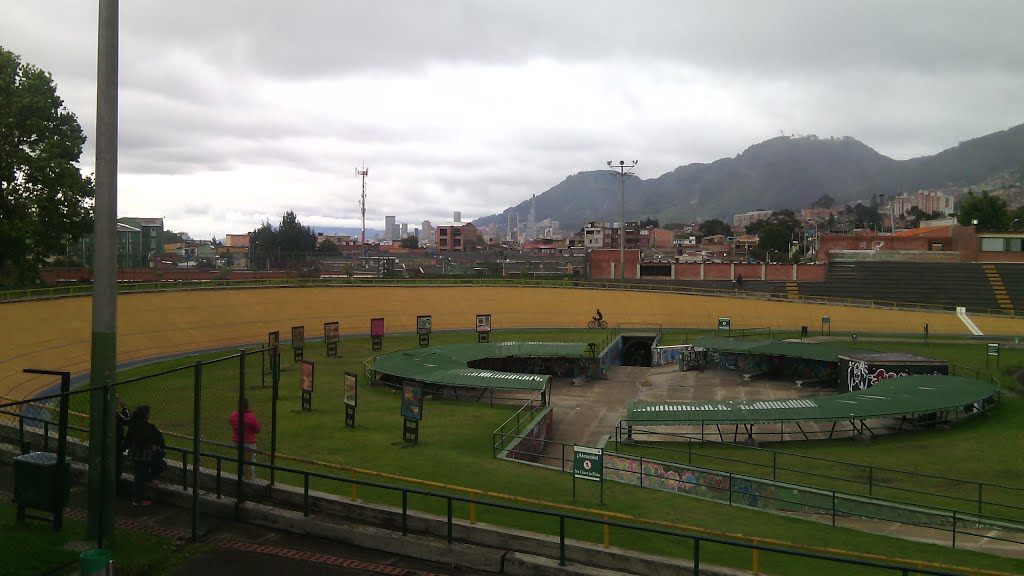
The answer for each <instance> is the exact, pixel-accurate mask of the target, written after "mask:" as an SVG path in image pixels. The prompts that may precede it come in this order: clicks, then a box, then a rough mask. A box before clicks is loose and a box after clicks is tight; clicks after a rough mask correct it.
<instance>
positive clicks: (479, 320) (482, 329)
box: [476, 314, 491, 344]
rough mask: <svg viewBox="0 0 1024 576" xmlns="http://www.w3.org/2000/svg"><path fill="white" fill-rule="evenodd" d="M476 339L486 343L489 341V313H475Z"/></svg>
mask: <svg viewBox="0 0 1024 576" xmlns="http://www.w3.org/2000/svg"><path fill="white" fill-rule="evenodd" d="M476 341H477V342H479V343H481V344H486V343H487V342H490V341H491V315H490V314H477V315H476Z"/></svg>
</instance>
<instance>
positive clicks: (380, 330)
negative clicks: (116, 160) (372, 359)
mask: <svg viewBox="0 0 1024 576" xmlns="http://www.w3.org/2000/svg"><path fill="white" fill-rule="evenodd" d="M370 338H371V339H372V341H373V349H374V350H380V349H381V348H383V347H384V319H383V318H371V319H370Z"/></svg>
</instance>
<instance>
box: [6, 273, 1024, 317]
mask: <svg viewBox="0 0 1024 576" xmlns="http://www.w3.org/2000/svg"><path fill="white" fill-rule="evenodd" d="M290 286H306V287H316V286H504V287H507V286H519V287H540V288H544V287H549V288H586V289H610V290H643V291H653V292H670V293H683V294H692V295H697V296H722V297H730V298H736V297H742V298H756V299H760V300H779V299H781V298H782V295H781V294H777V293H772V292H758V291H740V292H738V291H736V290H731V289H722V288H705V287H698V286H688V285H677V284H650V283H644V282H642V281H638V282H621V281H602V280H572V279H562V280H527V279H506V278H424V279H418V278H410V279H405V278H267V279H245V280H217V279H211V280H167V281H162V282H141V283H123V284H118V291H119V292H123V293H136V292H163V291H177V290H210V289H221V290H223V289H236V288H256V287H261V288H272V287H290ZM91 294H92V286H91V285H88V286H55V287H49V288H30V289H23V290H7V291H0V304H3V303H7V302H19V301H24V300H35V299H49V298H63V297H73V296H88V295H91ZM784 299H785V300H786V301H790V302H791V301H797V302H806V303H822V304H829V305H849V306H867V307H871V308H889V309H893V310H925V311H934V312H955V310H956V306H947V305H943V304H929V303H919V302H900V301H892V300H873V299H859V298H846V297H833V296H813V295H798V296H793V297H790V296H788V295H787V296H786V297H785V298H784ZM971 313H972V314H982V315H986V316H999V317H1007V316H1009V317H1013V318H1016V317H1018V316H1024V312H1018V311H1016V310H1014V311H1007V310H1001V309H985V310H984V311H980V310H975V309H971Z"/></svg>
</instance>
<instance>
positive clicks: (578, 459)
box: [572, 446, 604, 504]
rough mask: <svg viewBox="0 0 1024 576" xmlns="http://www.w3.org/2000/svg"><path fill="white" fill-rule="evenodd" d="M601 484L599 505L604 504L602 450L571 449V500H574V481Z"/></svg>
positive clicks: (576, 447) (577, 447) (584, 447)
mask: <svg viewBox="0 0 1024 576" xmlns="http://www.w3.org/2000/svg"><path fill="white" fill-rule="evenodd" d="M577 478H578V479H580V480H594V481H596V482H600V483H601V503H602V504H603V503H604V450H602V449H600V448H590V447H588V446H573V448H572V499H573V500H575V499H576V479H577Z"/></svg>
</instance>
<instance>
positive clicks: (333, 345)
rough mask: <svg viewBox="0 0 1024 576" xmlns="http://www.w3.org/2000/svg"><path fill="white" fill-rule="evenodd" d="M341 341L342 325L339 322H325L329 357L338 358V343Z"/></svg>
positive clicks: (325, 337) (325, 339) (325, 340)
mask: <svg viewBox="0 0 1024 576" xmlns="http://www.w3.org/2000/svg"><path fill="white" fill-rule="evenodd" d="M339 340H341V325H340V324H338V323H337V322H324V342H326V343H327V357H328V358H336V357H337V356H338V341H339Z"/></svg>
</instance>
